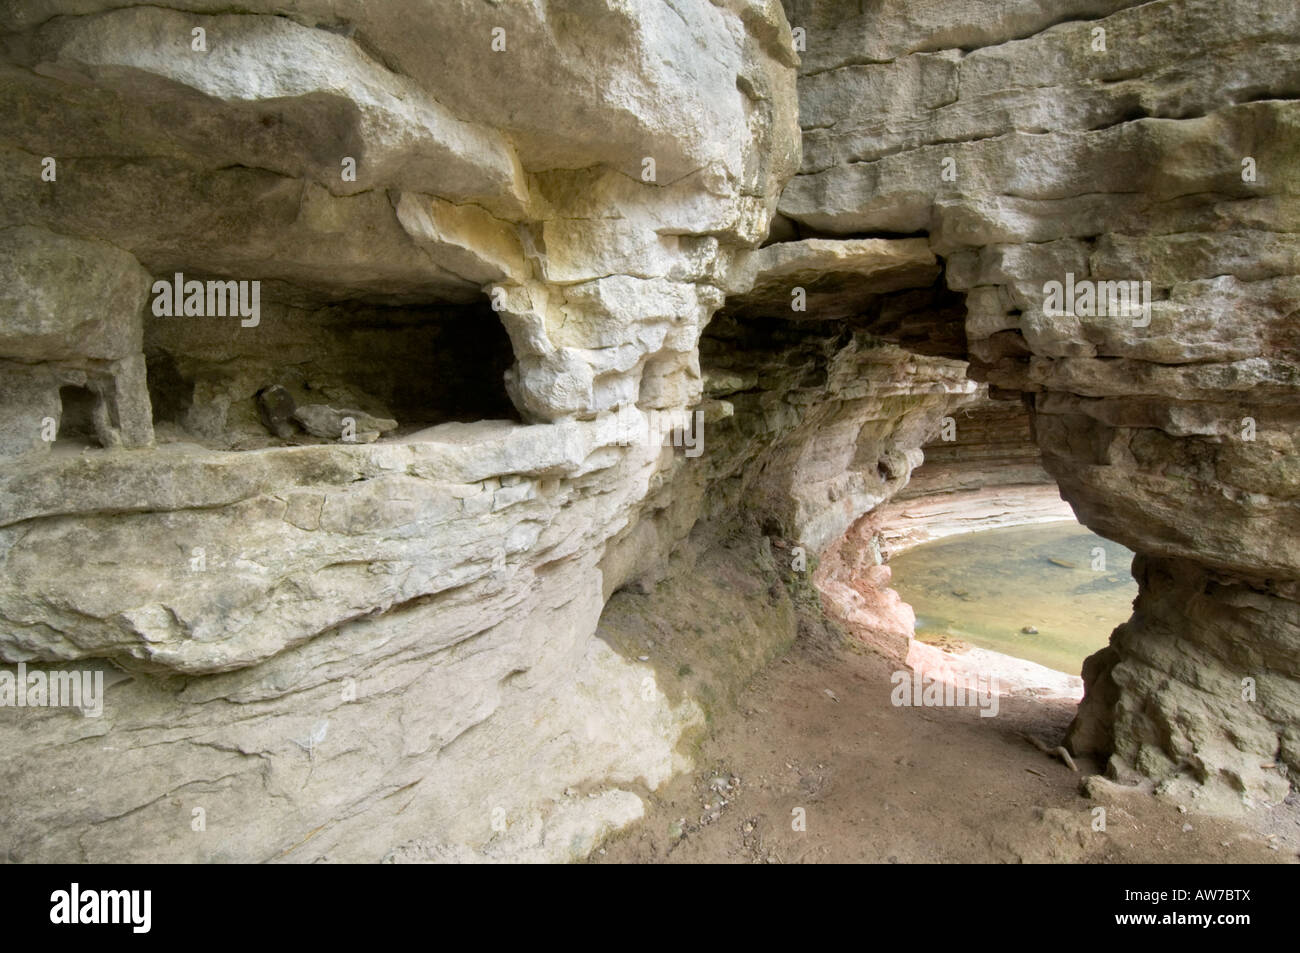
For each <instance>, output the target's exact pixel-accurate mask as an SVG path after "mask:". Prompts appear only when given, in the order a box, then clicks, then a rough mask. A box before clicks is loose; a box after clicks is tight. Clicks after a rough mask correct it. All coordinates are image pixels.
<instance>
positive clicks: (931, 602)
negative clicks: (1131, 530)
mask: <svg viewBox="0 0 1300 953" xmlns="http://www.w3.org/2000/svg"><path fill="white" fill-rule="evenodd" d="M1098 549H1099V550H1100V552H1101V553H1103V554H1104V555H1105V561H1104V564H1103V563H1102V561H1101V559H1100V558H1099V557H1098ZM1132 561H1133V553H1132V552H1131V551H1130V550H1128V549H1125V548H1124V547H1123V546H1121V545H1120V544H1119V543H1114V542H1111V541H1110V540H1108V539H1103V538H1102V537H1100V536H1098V535H1096V534H1095V533H1093V532H1090V531H1089V530H1088V529H1087V528H1085V527H1083V526H1080V525H1079V524H1078V523H1075V522H1069V521H1061V522H1055V523H1040V524H1038V525H1035V526H1014V527H1011V528H1009V529H993V530H985V531H983V532H978V533H966V534H963V535H959V536H952V537H949V538H947V539H941V540H937V541H935V542H933V543H925V544H924V545H921V546H917V547H916V548H915V549H910V550H908V551H907V552H904V553H901V554H900V555H898V556H895V557H894V558H893V559H891V560H890V561H889V565H890V568H891V569H892V571H893V583H892V585H893V587H894V589H896V590H897V591H898V593H899V595H901V596H902V597H903V599H904V600H905V601H906V602H907V603H909V604H910V605H911V606H912V608H913V609H914V610H915V612H916V637H917V638H918V639H920V640H921V641H923V642H932V643H937V644H945V643H952V642H966V643H969V644H971V645H976V646H979V647H980V648H985V649H992V650H993V651H995V652H1002V653H1004V654H1006V655H1014V656H1016V657H1017V658H1023V659H1028V660H1029V661H1031V662H1037V663H1038V664H1040V665H1046V666H1047V667H1048V668H1054V669H1056V670H1057V671H1060V672H1066V673H1068V674H1070V675H1078V674H1079V672H1080V670H1081V669H1082V667H1083V660H1084V659H1085V658H1087V657H1088V656H1089V655H1091V654H1092V653H1093V652H1096V651H1097V650H1098V649H1100V648H1101V647H1102V646H1104V645H1105V644H1106V643H1107V641H1109V639H1110V633H1111V630H1112V629H1114V628H1115V626H1117V625H1119V623H1121V622H1123V621H1125V620H1126V619H1128V617H1129V615H1130V614H1131V613H1132V608H1133V599H1134V597H1136V596H1137V583H1136V582H1134V581H1133V577H1132V575H1130V573H1129V566H1130V564H1131V563H1132ZM1103 565H1104V568H1102V567H1103ZM1026 629H1028V630H1031V631H1023V630H1026ZM1032 630H1037V631H1036V632H1034V631H1032Z"/></svg>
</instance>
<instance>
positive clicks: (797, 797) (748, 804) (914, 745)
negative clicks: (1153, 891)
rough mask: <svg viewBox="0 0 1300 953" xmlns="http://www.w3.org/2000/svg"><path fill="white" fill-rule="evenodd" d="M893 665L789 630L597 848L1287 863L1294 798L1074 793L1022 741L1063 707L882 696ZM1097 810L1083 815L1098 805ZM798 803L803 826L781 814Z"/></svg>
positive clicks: (732, 856) (693, 856) (1073, 784)
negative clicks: (1206, 806) (895, 700)
mask: <svg viewBox="0 0 1300 953" xmlns="http://www.w3.org/2000/svg"><path fill="white" fill-rule="evenodd" d="M897 667H898V666H897V664H896V663H893V662H891V661H888V660H886V659H885V658H883V657H881V656H879V655H876V654H874V653H871V652H869V651H867V650H864V649H858V648H856V647H855V646H853V645H849V646H845V647H836V648H827V647H825V646H822V645H819V644H817V643H810V642H808V641H805V640H800V641H799V642H797V643H796V644H795V646H794V647H793V648H792V649H791V651H790V652H789V653H788V654H787V655H785V656H783V657H781V658H779V659H777V660H776V661H775V662H773V663H772V664H770V665H769V666H768V667H767V668H766V669H764V670H763V671H761V672H760V673H759V674H758V675H757V676H756V677H755V678H754V679H753V680H752V681H751V682H750V684H749V685H748V686H747V687H746V688H745V690H744V692H743V693H742V695H741V703H740V705H739V707H738V708H737V709H736V710H733V711H731V712H729V713H727V714H725V715H722V716H721V717H720V718H719V719H718V721H717V722H716V723H715V726H714V731H713V733H712V735H711V736H710V737H709V738H708V739H707V740H706V741H705V742H704V744H703V747H702V748H701V755H700V757H699V758H698V759H697V765H698V770H696V771H694V772H693V773H690V774H683V775H681V776H678V777H677V778H675V779H673V780H672V781H671V782H669V783H668V784H667V785H665V786H664V787H663V788H661V789H660V790H659V791H657V792H655V793H653V794H651V795H649V797H648V798H647V809H646V816H645V818H644V819H643V820H641V821H639V822H638V823H636V824H634V825H632V826H630V827H628V828H626V829H624V830H623V831H621V832H619V833H618V834H616V835H614V836H613V837H611V838H610V839H608V840H607V841H606V842H605V843H604V844H603V845H602V847H601V848H600V850H598V851H597V852H595V853H593V854H592V855H591V858H590V861H591V862H592V863H825V862H830V863H863V862H865V863H940V862H945V863H953V862H956V863H990V862H992V863H1016V862H1024V863H1153V864H1168V863H1206V862H1212V863H1296V862H1297V859H1298V853H1297V852H1298V851H1300V802H1298V801H1297V798H1296V795H1295V794H1294V793H1293V794H1292V795H1291V797H1290V798H1288V799H1287V803H1285V804H1282V805H1279V806H1277V807H1275V808H1271V809H1264V808H1262V809H1258V810H1256V811H1254V812H1253V813H1252V814H1250V815H1248V816H1247V817H1246V818H1244V819H1219V818H1210V817H1205V816H1201V815H1196V814H1191V813H1182V812H1181V811H1180V809H1179V805H1177V804H1174V803H1170V802H1166V801H1163V800H1160V799H1157V798H1155V797H1153V796H1152V795H1150V794H1149V793H1147V792H1145V791H1142V790H1137V789H1121V788H1118V787H1117V786H1115V785H1105V786H1104V787H1105V790H1103V791H1097V792H1094V793H1095V794H1096V797H1095V798H1090V797H1088V796H1087V795H1085V794H1084V793H1083V789H1082V781H1083V779H1084V778H1085V777H1087V776H1088V775H1091V774H1095V773H1097V771H1098V770H1099V765H1098V764H1097V763H1095V762H1092V761H1090V760H1089V759H1086V758H1084V759H1080V761H1079V764H1078V767H1079V773H1077V774H1076V773H1075V772H1073V771H1071V770H1070V769H1069V768H1068V767H1066V766H1065V765H1064V764H1063V763H1061V762H1060V761H1059V760H1057V759H1056V758H1054V757H1049V756H1047V755H1045V754H1043V753H1041V752H1040V751H1038V750H1037V749H1035V748H1034V747H1032V746H1031V745H1030V744H1029V743H1027V742H1026V741H1025V739H1024V738H1023V737H1022V735H1023V734H1026V733H1027V734H1033V735H1036V736H1037V737H1039V738H1041V739H1044V740H1051V743H1052V744H1055V743H1056V740H1057V739H1059V738H1060V737H1061V736H1062V735H1063V733H1064V731H1065V728H1066V726H1067V725H1068V724H1069V722H1070V719H1071V717H1072V715H1073V708H1074V705H1073V703H1072V702H1069V701H1067V700H1058V701H1048V702H1044V701H1041V700H1038V699H1033V698H1024V697H1016V698H1003V699H1002V702H1001V705H1000V708H999V712H998V714H997V716H996V717H985V718H981V717H980V715H979V709H978V708H973V707H972V708H904V707H894V706H893V705H892V704H891V703H890V682H889V676H890V673H891V672H892V671H893V670H894V669H895V668H897ZM1098 806H1103V807H1105V809H1106V817H1105V822H1106V823H1105V827H1106V829H1105V831H1104V832H1102V831H1094V830H1093V826H1094V809H1095V808H1096V807H1098ZM795 808H803V811H804V816H805V820H806V830H804V831H796V830H794V829H793V826H794V822H795V819H796V815H795V814H794V813H793V812H794V809H795Z"/></svg>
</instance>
